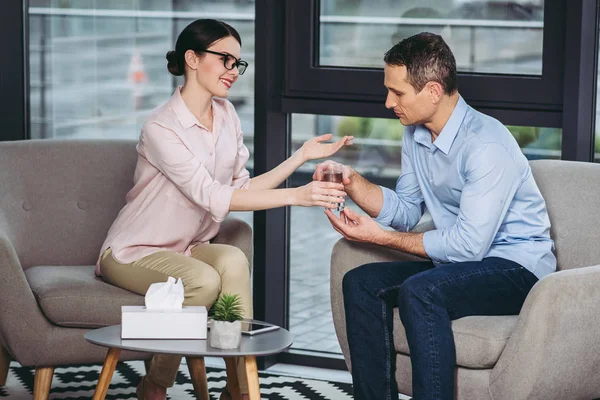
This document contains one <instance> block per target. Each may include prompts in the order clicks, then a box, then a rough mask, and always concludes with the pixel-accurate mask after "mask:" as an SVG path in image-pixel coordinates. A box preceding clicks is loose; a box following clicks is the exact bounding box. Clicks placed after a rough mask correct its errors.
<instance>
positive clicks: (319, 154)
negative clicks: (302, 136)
mask: <svg viewBox="0 0 600 400" xmlns="http://www.w3.org/2000/svg"><path fill="white" fill-rule="evenodd" d="M332 137H333V135H332V134H331V133H328V134H325V135H321V136H317V137H314V138H312V139H309V140H307V141H306V142H304V144H303V145H302V147H301V148H300V150H299V151H300V152H301V154H302V159H303V160H304V161H308V160H316V159H319V158H327V157H330V156H332V155H333V154H335V153H337V151H338V150H339V149H341V148H342V147H344V146H351V145H352V144H353V143H352V139H354V136H344V137H343V138H341V139H340V140H338V141H337V142H335V143H321V142H326V141H327V140H329V139H331V138H332Z"/></svg>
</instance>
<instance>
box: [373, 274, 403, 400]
mask: <svg viewBox="0 0 600 400" xmlns="http://www.w3.org/2000/svg"><path fill="white" fill-rule="evenodd" d="M400 286H402V284H399V285H393V286H390V287H387V288H385V289H381V290H380V291H378V292H377V293H376V295H377V297H379V298H380V299H381V313H382V315H383V321H382V322H383V331H384V333H385V335H384V337H385V349H386V352H387V353H388V357H386V363H385V364H386V365H385V369H386V371H385V372H386V377H385V379H386V383H387V388H386V398H387V400H392V394H391V387H392V382H391V379H392V378H391V374H392V365H391V362H392V360H390V359H389V351H390V340H389V337H390V332H388V327H387V311H386V302H385V300H384V299H382V298H381V295H383V294H385V293H387V292H389V291H392V290H395V289H399V288H400ZM392 346H393V343H392ZM392 350H393V352H392V353H395V351H396V349H392Z"/></svg>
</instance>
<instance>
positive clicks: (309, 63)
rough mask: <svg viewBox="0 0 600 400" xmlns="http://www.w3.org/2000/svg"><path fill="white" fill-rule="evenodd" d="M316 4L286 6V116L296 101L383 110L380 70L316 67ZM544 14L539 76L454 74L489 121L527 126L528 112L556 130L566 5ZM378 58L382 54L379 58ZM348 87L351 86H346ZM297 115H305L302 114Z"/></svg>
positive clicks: (302, 1)
mask: <svg viewBox="0 0 600 400" xmlns="http://www.w3.org/2000/svg"><path fill="white" fill-rule="evenodd" d="M319 5H320V0H287V2H286V28H285V34H286V49H289V50H288V51H287V52H286V55H285V59H286V64H285V65H286V71H287V74H286V80H285V87H284V93H283V95H284V98H285V99H286V100H287V102H286V103H285V104H284V105H285V110H286V111H290V110H293V109H296V106H297V105H299V102H298V101H297V100H298V99H319V100H320V102H319V105H325V107H327V103H326V102H327V101H331V100H334V101H342V102H349V103H360V105H357V107H356V109H364V108H365V106H366V105H367V104H369V103H375V104H379V105H381V104H383V102H384V101H385V95H386V92H385V87H384V86H383V69H382V68H380V69H376V68H352V67H348V68H342V67H335V66H333V67H332V66H319V65H318V59H319V30H320V26H319V14H320V11H319V10H320V7H319ZM545 7H546V8H545V10H544V34H543V37H544V42H543V43H544V45H543V46H544V47H543V59H542V60H543V61H542V63H543V66H542V75H539V76H529V75H509V74H506V75H504V74H484V73H466V72H459V73H458V87H459V90H460V93H461V95H462V96H463V97H464V98H465V100H466V101H467V102H468V103H469V104H470V105H472V106H474V107H476V108H479V109H483V110H491V112H490V113H491V114H492V115H494V114H496V115H500V114H502V115H504V116H506V115H509V116H510V118H511V121H510V123H512V124H518V123H519V122H524V120H528V121H529V123H530V124H531V121H530V118H531V116H532V113H531V112H532V111H533V112H536V113H537V112H539V113H542V114H543V115H544V118H536V119H538V122H540V123H536V125H538V126H548V127H560V125H561V121H560V119H561V110H562V103H563V86H562V78H561V77H562V76H563V70H564V56H563V55H564V52H565V35H564V32H565V19H564V15H565V7H566V1H565V0H556V1H552V2H551V1H547V2H546V5H545ZM382 57H383V54H382ZM348 82H352V84H351V85H348V84H347V83H348ZM367 108H370V109H371V113H372V114H376V115H370V116H374V117H389V116H390V114H389V112H386V111H382V110H380V109H378V108H373V107H368V106H367ZM302 112H307V111H306V110H305V109H304V110H302Z"/></svg>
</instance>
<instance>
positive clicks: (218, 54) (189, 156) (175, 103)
mask: <svg viewBox="0 0 600 400" xmlns="http://www.w3.org/2000/svg"><path fill="white" fill-rule="evenodd" d="M241 43H242V41H241V39H240V36H239V34H238V32H237V31H236V30H235V29H234V28H233V27H231V26H230V25H228V24H226V23H224V22H220V21H216V20H210V19H201V20H197V21H195V22H192V23H191V24H190V25H188V26H187V27H186V28H185V29H184V30H183V31H182V32H181V34H180V35H179V37H178V38H177V43H176V45H175V50H174V51H169V52H168V53H167V60H168V65H167V68H168V70H169V72H170V73H171V74H173V75H185V82H184V84H183V86H182V87H179V88H177V89H176V90H175V93H174V94H173V96H172V97H171V99H170V100H169V101H168V102H167V103H165V104H164V105H163V106H161V107H159V108H158V109H156V110H155V111H154V112H153V113H152V114H151V115H150V117H149V119H148V121H147V122H146V123H145V125H144V126H143V128H142V132H141V134H140V138H139V143H138V145H137V152H138V161H137V166H136V170H135V174H134V186H133V188H132V189H131V190H130V191H129V193H128V194H127V196H126V205H125V206H124V207H123V209H122V210H121V212H120V213H119V215H118V216H117V218H116V220H115V221H114V222H113V225H112V226H111V228H110V230H109V232H108V235H107V238H106V240H105V242H104V244H103V246H102V249H101V252H100V257H99V260H98V264H97V266H96V274H97V275H101V276H103V278H104V279H105V280H106V281H107V282H109V283H111V284H114V285H116V286H119V287H121V288H124V289H127V290H130V291H133V292H136V293H139V294H141V295H143V294H145V293H146V291H147V289H148V287H149V286H150V285H151V284H152V283H154V282H164V281H166V280H167V277H169V276H172V277H175V278H181V279H182V281H183V285H184V290H185V298H184V305H193V306H207V307H210V306H211V304H212V303H213V302H214V301H215V300H216V299H217V297H218V296H219V294H220V293H235V294H238V295H239V296H240V299H241V301H242V305H243V309H244V317H245V318H252V294H251V290H250V273H249V262H248V259H247V258H246V256H245V255H244V253H243V252H242V251H241V250H240V249H238V248H236V247H233V246H228V245H222V244H211V243H210V240H211V239H212V238H213V237H215V235H216V234H217V233H218V231H219V225H220V222H221V221H223V220H224V219H225V217H226V216H227V214H228V213H229V212H230V211H253V210H264V209H269V208H275V207H282V206H288V205H298V206H320V207H327V208H336V207H337V203H336V202H342V201H343V196H345V193H344V192H343V185H342V184H336V183H329V182H311V183H309V184H307V185H305V186H302V187H298V188H293V189H276V188H277V186H279V184H281V183H282V182H283V181H284V180H285V179H286V178H287V177H288V176H290V175H291V174H292V173H293V172H294V171H295V170H296V169H297V168H298V167H300V166H301V165H302V164H303V163H304V162H305V161H308V160H313V159H319V158H325V157H329V156H331V155H332V154H334V153H335V152H337V151H338V150H339V149H341V148H342V147H343V146H345V145H349V144H351V140H352V137H344V138H343V139H341V140H340V141H338V142H336V143H332V144H324V143H321V142H324V141H326V140H329V139H330V138H331V135H324V136H320V137H316V138H313V139H311V140H308V141H307V142H305V143H304V144H303V146H302V147H301V148H300V149H299V150H298V151H296V152H295V153H294V154H293V155H292V156H291V157H290V158H289V159H287V160H286V161H284V162H283V163H282V164H280V165H279V166H277V167H276V168H275V169H273V170H272V171H269V172H267V173H265V174H263V175H260V176H257V177H254V178H252V179H251V178H250V175H249V173H248V170H247V169H246V168H245V164H246V162H247V161H248V157H249V153H248V149H247V148H246V146H245V145H244V143H243V135H242V131H241V129H240V120H239V118H238V116H237V114H236V112H235V109H234V107H233V105H232V104H231V103H230V102H229V101H227V100H225V98H227V95H228V93H229V90H230V88H231V87H232V86H233V85H234V84H235V82H236V81H237V80H238V78H239V76H240V75H242V74H243V73H244V71H245V70H246V68H247V66H248V63H247V62H246V61H244V60H242V59H241V58H240V50H241ZM332 199H335V200H332ZM180 362H181V357H180V356H173V355H155V356H154V358H153V360H152V363H151V366H150V368H149V371H148V373H147V375H146V376H145V377H144V379H142V381H141V382H140V385H138V389H137V396H138V398H139V399H165V398H166V388H168V387H171V386H172V385H173V383H174V382H175V377H176V374H177V370H178V368H179V364H180ZM237 366H238V368H237V370H238V381H239V385H240V391H241V393H242V398H244V399H245V398H248V395H247V393H248V386H247V381H246V374H245V371H244V363H243V362H242V361H241V360H238V362H237ZM230 397H231V396H230V394H229V392H228V390H227V387H226V388H225V390H224V392H223V393H222V394H221V399H229V398H230Z"/></svg>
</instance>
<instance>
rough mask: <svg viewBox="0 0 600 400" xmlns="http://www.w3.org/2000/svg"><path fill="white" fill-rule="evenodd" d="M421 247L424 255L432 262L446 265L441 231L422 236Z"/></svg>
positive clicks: (437, 230)
mask: <svg viewBox="0 0 600 400" xmlns="http://www.w3.org/2000/svg"><path fill="white" fill-rule="evenodd" d="M423 247H424V248H425V253H427V255H428V256H429V258H431V259H432V260H433V261H434V262H437V263H447V262H449V260H448V256H447V255H446V251H445V250H444V239H443V236H442V230H441V229H434V230H432V231H427V232H425V233H424V234H423Z"/></svg>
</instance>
